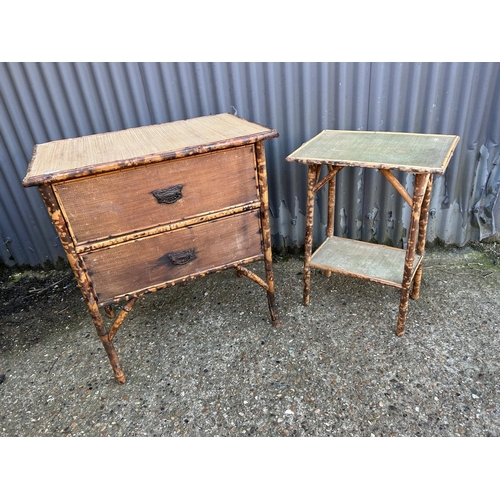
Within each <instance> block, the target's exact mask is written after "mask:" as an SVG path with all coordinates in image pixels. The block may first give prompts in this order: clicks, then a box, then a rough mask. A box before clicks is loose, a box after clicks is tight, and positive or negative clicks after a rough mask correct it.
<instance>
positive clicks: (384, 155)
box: [287, 130, 459, 174]
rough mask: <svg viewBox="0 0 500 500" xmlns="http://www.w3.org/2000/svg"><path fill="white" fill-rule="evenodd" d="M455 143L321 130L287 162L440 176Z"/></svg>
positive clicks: (434, 137)
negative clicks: (437, 174) (436, 174)
mask: <svg viewBox="0 0 500 500" xmlns="http://www.w3.org/2000/svg"><path fill="white" fill-rule="evenodd" d="M458 141H459V137H458V136H455V135H441V134H411V133H399V132H368V131H349V130H323V132H320V133H319V134H318V135H317V136H316V137H313V138H312V139H311V140H310V141H308V142H306V143H304V144H303V145H302V146H300V147H299V148H298V149H297V150H296V151H294V152H293V153H291V154H290V155H289V156H288V157H287V161H296V162H299V163H326V164H330V165H346V166H355V167H367V168H382V169H398V170H404V171H408V172H414V173H439V174H442V173H443V172H444V171H445V169H446V167H447V166H448V163H449V161H450V159H451V156H452V154H453V151H454V150H455V147H456V145H457V143H458Z"/></svg>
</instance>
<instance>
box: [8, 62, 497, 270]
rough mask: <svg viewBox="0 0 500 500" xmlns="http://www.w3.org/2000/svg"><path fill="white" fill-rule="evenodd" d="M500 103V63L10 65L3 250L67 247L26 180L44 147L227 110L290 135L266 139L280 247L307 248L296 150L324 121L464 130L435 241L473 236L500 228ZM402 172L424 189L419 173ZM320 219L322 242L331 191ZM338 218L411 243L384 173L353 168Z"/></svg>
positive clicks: (347, 225)
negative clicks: (290, 158)
mask: <svg viewBox="0 0 500 500" xmlns="http://www.w3.org/2000/svg"><path fill="white" fill-rule="evenodd" d="M499 110H500V64H499V63H319V62H318V63H312V62H309V63H295V62H294V63H292V62H284V63H255V62H252V63H238V62H234V63H208V62H206V63H190V62H185V63H132V62H130V63H85V62H79V63H13V62H9V63H0V236H1V242H0V258H1V259H2V261H3V262H5V263H7V264H18V265H30V266H36V265H39V264H43V263H45V262H47V261H48V262H52V263H54V262H56V261H57V259H58V257H63V256H64V252H63V250H62V248H61V245H60V243H59V240H58V238H57V236H56V233H55V231H54V229H53V227H52V224H51V222H50V219H49V217H48V215H47V212H46V210H45V208H44V205H43V203H42V201H41V198H40V196H39V194H38V191H37V189H36V188H29V189H24V188H22V187H21V181H22V179H23V177H24V175H25V173H26V168H27V165H28V162H29V160H30V158H31V154H32V151H33V147H34V145H35V144H37V143H43V142H47V141H52V140H56V139H63V138H70V137H77V136H80V135H86V134H94V133H100V132H107V131H112V130H120V129H124V128H129V127H137V126H142V125H150V124H154V123H162V122H168V121H173V120H181V119H187V118H193V117H196V116H201V115H209V114H216V113H235V114H237V115H238V116H241V117H243V118H246V119H248V120H251V121H255V122H258V123H261V124H263V125H266V126H269V127H272V128H275V129H277V130H278V132H279V133H280V137H279V138H277V139H272V140H269V141H266V151H267V161H268V171H269V184H270V206H271V224H272V226H271V229H272V233H273V245H274V246H275V247H277V248H280V249H291V248H299V247H301V246H302V245H303V242H304V229H305V228H304V210H305V195H306V171H305V170H306V168H305V167H304V166H303V165H298V164H294V163H288V162H286V161H285V158H286V156H287V155H288V154H289V153H291V152H292V151H294V150H295V149H296V148H297V147H298V146H300V145H301V144H302V143H303V142H305V141H307V140H308V139H310V138H311V137H313V136H314V135H316V134H317V133H319V132H320V131H321V130H323V129H325V128H329V129H342V130H349V129H350V130H378V131H400V132H425V133H442V134H456V135H459V136H460V137H461V141H460V143H459V145H458V148H457V150H456V152H455V155H454V156H453V158H452V161H451V163H450V166H449V168H448V170H447V172H446V174H445V175H444V176H442V177H438V176H436V178H435V183H434V191H433V196H432V200H431V217H430V220H429V232H428V240H430V241H434V240H436V239H437V238H439V239H440V240H442V241H444V242H445V243H450V244H457V245H464V244H466V243H468V242H470V241H476V240H479V239H482V238H485V237H487V236H490V235H492V234H497V233H498V231H499V228H498V224H499V223H500V221H499V220H498V212H499V207H500V203H499V202H498V192H499V187H500V173H499V172H500V169H499V167H498V162H499V143H500V113H499ZM399 179H400V181H401V182H402V184H403V185H405V186H406V187H407V189H408V190H409V191H410V193H411V191H412V182H413V178H412V176H411V175H406V174H401V175H400V176H399ZM495 214H496V218H495ZM105 216H106V214H103V217H105ZM316 217H317V224H316V227H315V233H314V242H315V244H318V243H319V242H320V241H321V240H322V238H323V237H324V231H325V225H326V189H324V190H323V191H321V192H320V193H319V195H318V197H317V210H316ZM335 224H336V229H335V232H336V234H339V235H344V236H346V237H350V238H357V239H362V240H365V241H370V240H373V241H378V242H380V243H386V244H394V245H396V246H401V245H403V244H404V241H405V238H406V233H407V230H408V225H409V208H408V206H407V204H406V203H405V202H404V201H403V200H402V199H401V197H400V196H399V195H397V193H396V192H395V191H394V189H393V188H392V186H391V185H389V184H388V183H387V181H386V180H385V179H384V178H383V176H382V175H381V174H380V173H379V172H377V171H375V170H374V171H371V170H370V171H368V170H366V169H344V170H343V171H341V172H340V174H339V176H338V188H337V204H336V214H335Z"/></svg>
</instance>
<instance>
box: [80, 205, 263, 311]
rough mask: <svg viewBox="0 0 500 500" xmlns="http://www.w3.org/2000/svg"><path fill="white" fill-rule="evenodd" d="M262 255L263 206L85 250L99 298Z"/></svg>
mask: <svg viewBox="0 0 500 500" xmlns="http://www.w3.org/2000/svg"><path fill="white" fill-rule="evenodd" d="M261 255H262V248H261V234H260V220H259V211H258V210H253V211H250V212H244V213H242V214H238V215H233V216H231V217H224V218H221V219H216V220H215V221H212V222H206V223H203V224H198V225H194V226H191V227H185V228H183V229H178V230H176V231H170V232H166V233H161V234H159V235H156V236H150V237H147V238H142V239H138V240H134V241H130V242H128V243H124V244H122V245H117V246H115V247H110V248H104V249H100V250H95V251H93V252H89V253H87V254H82V258H83V260H84V261H85V265H86V267H87V269H88V271H89V274H90V277H91V279H92V283H93V286H94V293H95V294H96V296H97V299H98V301H99V302H100V303H103V302H106V301H109V300H111V299H113V298H114V297H119V296H123V295H125V294H130V293H132V292H138V291H141V290H145V289H148V288H152V287H155V286H157V285H161V284H163V283H166V282H169V281H172V280H176V279H179V278H182V277H184V276H187V275H192V274H198V273H203V272H204V271H207V270H208V269H211V268H217V267H219V266H223V265H224V264H228V263H232V262H236V261H241V260H243V259H247V258H251V257H258V256H261Z"/></svg>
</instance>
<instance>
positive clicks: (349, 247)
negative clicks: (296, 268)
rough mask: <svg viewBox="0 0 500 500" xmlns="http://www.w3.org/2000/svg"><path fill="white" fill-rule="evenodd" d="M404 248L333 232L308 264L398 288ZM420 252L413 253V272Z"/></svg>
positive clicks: (400, 281)
mask: <svg viewBox="0 0 500 500" xmlns="http://www.w3.org/2000/svg"><path fill="white" fill-rule="evenodd" d="M405 255H406V250H403V249H400V248H394V247H387V246H384V245H378V244H372V243H367V242H364V241H357V240H351V239H347V238H339V237H336V236H333V237H331V238H328V239H327V240H325V242H324V243H323V244H322V245H321V246H320V247H319V248H318V249H317V250H316V252H315V253H314V254H313V256H312V258H311V267H316V268H319V269H324V270H327V271H335V272H338V273H342V274H349V275H351V276H356V277H358V278H364V279H367V280H370V281H376V282H379V283H383V284H386V285H390V286H394V287H397V288H401V286H402V282H403V271H404V265H405ZM421 258H422V257H421V256H420V255H416V256H415V260H414V262H413V273H415V271H416V269H417V266H418V263H419V262H420V260H421Z"/></svg>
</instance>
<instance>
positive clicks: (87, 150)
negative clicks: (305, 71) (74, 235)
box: [23, 113, 278, 187]
mask: <svg viewBox="0 0 500 500" xmlns="http://www.w3.org/2000/svg"><path fill="white" fill-rule="evenodd" d="M277 136H278V133H277V132H276V130H274V129H270V128H267V127H264V126H262V125H259V124H257V123H253V122H250V121H247V120H245V119H243V118H239V117H237V116H235V115H231V114H227V113H224V114H218V115H210V116H202V117H199V118H191V119H189V120H180V121H175V122H169V123H162V124H158V125H148V126H144V127H137V128H130V129H126V130H119V131H116V132H106V133H102V134H94V135H87V136H82V137H77V138H74V139H62V140H58V141H52V142H47V143H43V144H37V145H36V146H35V148H34V150H33V156H32V158H31V162H30V164H29V167H28V172H27V174H26V176H25V178H24V180H23V186H24V187H28V186H35V185H39V184H47V183H50V182H55V181H61V180H67V179H72V178H78V177H83V176H87V175H91V174H97V173H103V172H109V171H113V170H119V169H123V168H126V167H131V166H137V165H144V164H147V163H154V162H158V161H163V160H168V159H173V158H183V157H186V156H190V155H193V154H198V153H205V152H210V151H217V150H220V149H224V148H227V147H231V146H241V145H244V144H251V143H254V142H257V141H261V140H264V139H269V138H272V137H277ZM221 167H223V166H221Z"/></svg>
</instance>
